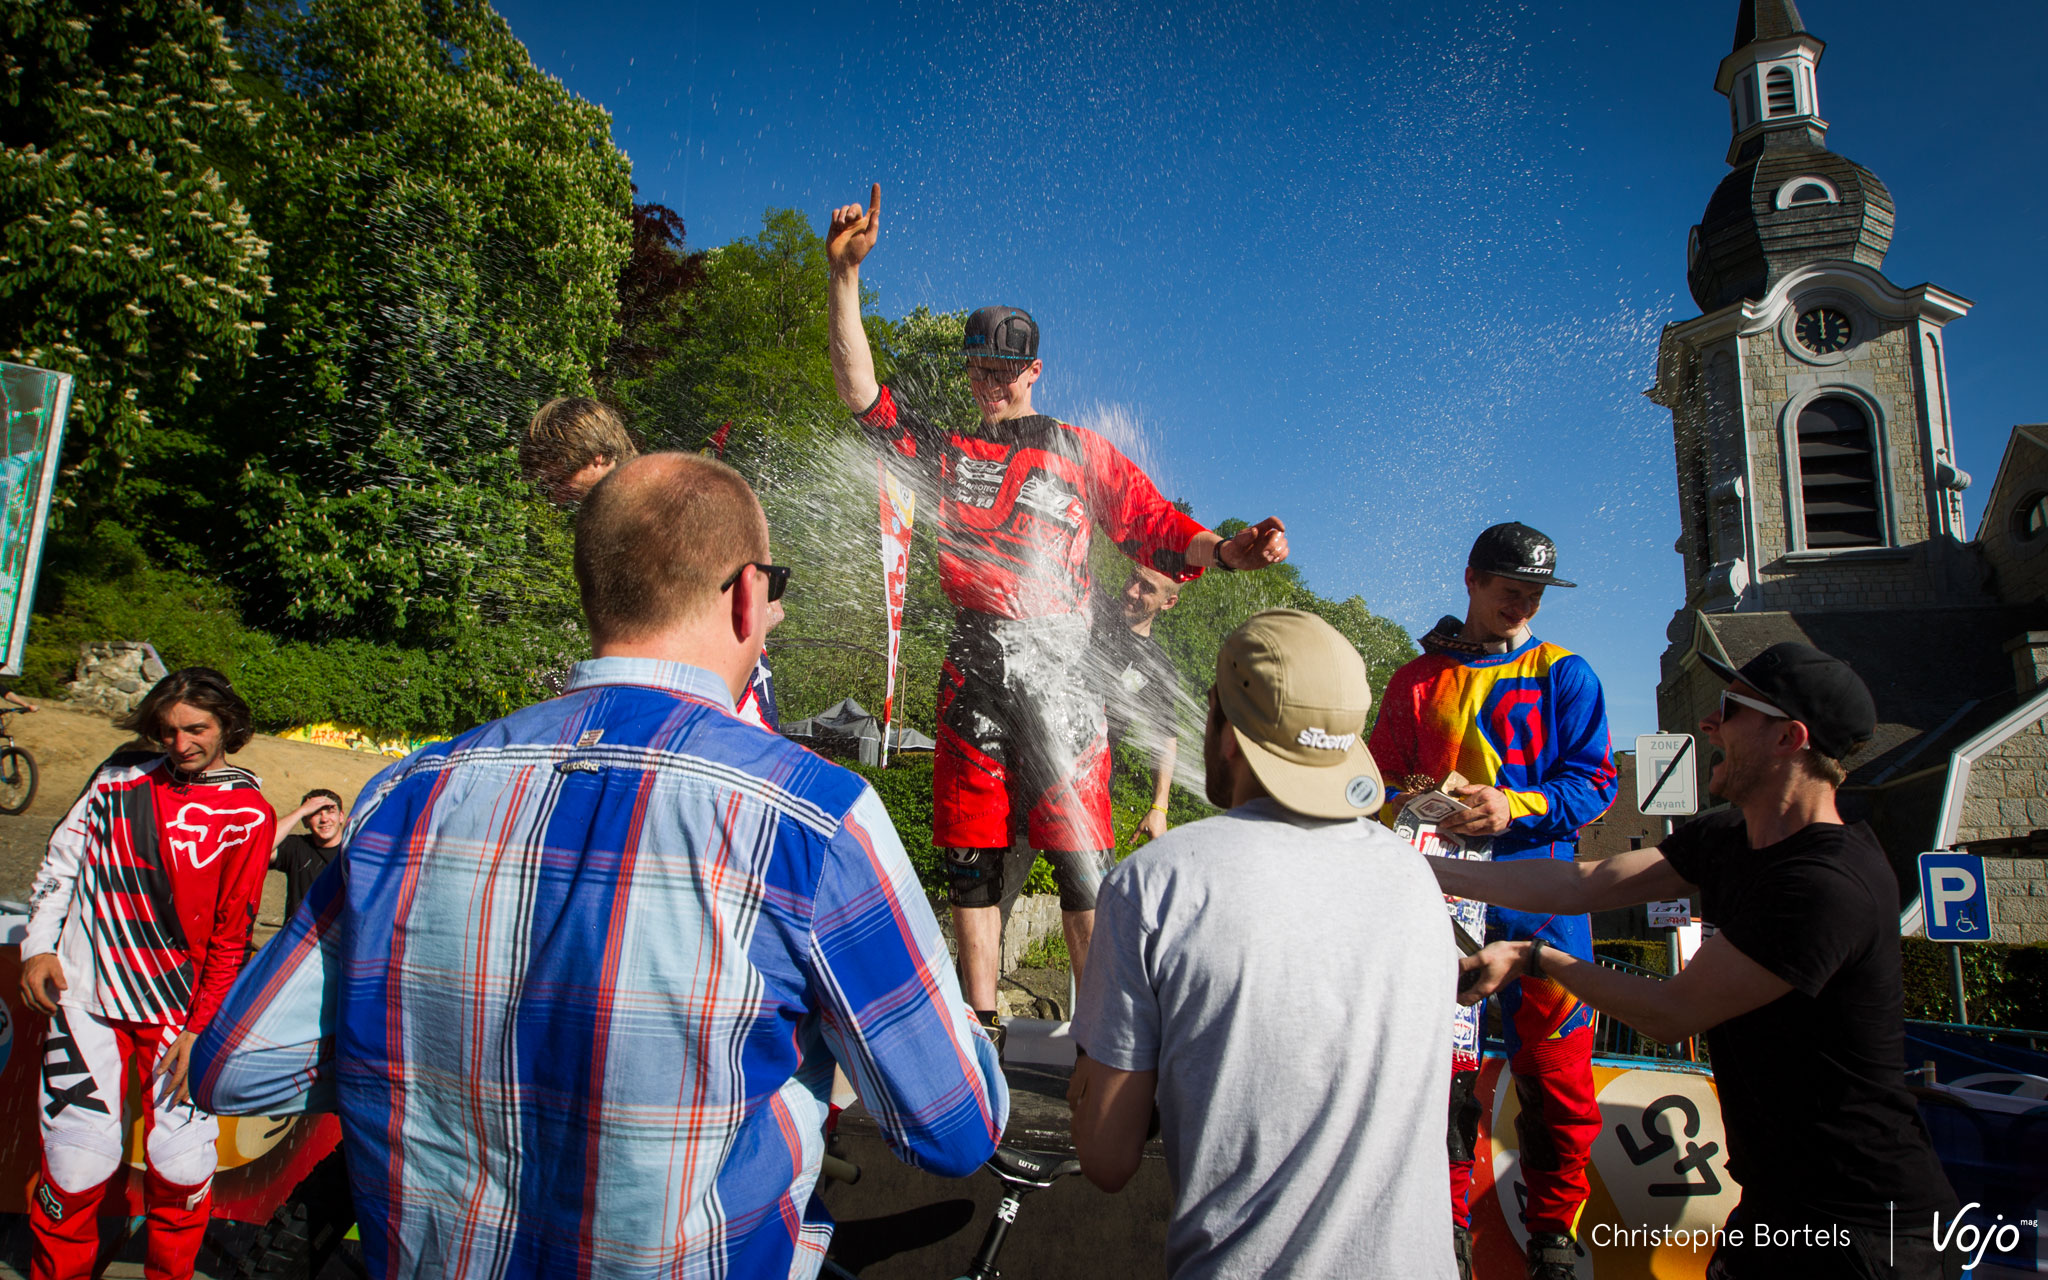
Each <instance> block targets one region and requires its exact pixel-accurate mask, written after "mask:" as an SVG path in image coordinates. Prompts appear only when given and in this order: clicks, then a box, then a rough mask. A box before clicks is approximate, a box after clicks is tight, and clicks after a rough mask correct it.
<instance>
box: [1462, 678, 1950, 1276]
mask: <svg viewBox="0 0 2048 1280" xmlns="http://www.w3.org/2000/svg"><path fill="white" fill-rule="evenodd" d="M1706 662H1707V665H1708V666H1709V667H1711V668H1713V670H1714V671H1715V673H1716V674H1718V675H1719V676H1721V678H1722V679H1724V680H1727V681H1728V682H1729V685H1728V688H1727V690H1726V691H1724V692H1723V693H1722V695H1721V704H1720V707H1719V709H1718V710H1716V711H1715V712H1714V714H1712V715H1710V716H1708V717H1707V718H1706V719H1705V720H1703V721H1701V722H1700V728H1701V729H1702V730H1704V731H1705V733H1706V737H1707V741H1708V742H1710V743H1712V744H1713V745H1714V746H1716V747H1719V748H1720V749H1721V752H1722V759H1721V761H1720V763H1718V764H1716V765H1715V766H1714V769H1713V773H1712V774H1711V775H1710V777H1709V779H1708V782H1709V785H1710V787H1711V788H1712V789H1713V791H1714V792H1715V793H1716V794H1718V795H1719V796H1721V797H1722V798H1723V799H1725V800H1727V801H1729V803H1730V805H1731V806H1732V807H1731V808H1727V809H1722V810H1717V811H1715V812H1713V813H1709V814H1705V815H1703V816H1701V817H1698V818H1695V819H1693V820H1692V821H1690V822H1688V823H1686V824H1685V825H1684V826H1682V827H1680V828H1679V829H1678V830H1676V831H1674V832H1672V833H1671V835H1669V836H1667V837H1666V838H1665V840H1664V842H1663V844H1662V845H1661V846H1660V847H1658V848H1656V849H1644V850H1641V851H1638V852H1634V853H1624V854H1619V855H1617V856H1615V857H1612V858H1608V859H1605V860H1604V861H1600V862H1588V863H1569V862H1542V863H1527V862H1517V863H1495V864H1492V865H1486V864H1481V863H1472V862H1456V863H1454V862H1450V861H1447V860H1445V859H1441V858H1435V859H1431V869H1432V870H1434V871H1435V872H1436V875H1437V880H1438V882H1439V883H1440V884H1441V885H1442V886H1443V888H1444V891H1445V892H1446V893H1452V894H1457V895H1460V896H1465V897H1472V898H1479V899H1482V900H1484V901H1487V902H1492V903H1498V904H1501V905H1505V906H1512V907H1516V908H1519V909H1521V910H1524V911H1558V912H1580V911H1606V910H1610V909H1612V908H1615V907H1625V906H1629V905H1632V904H1634V903H1638V902H1649V901H1652V900H1659V899H1669V898H1677V897H1684V896H1691V897H1692V900H1693V902H1694V903H1696V904H1698V905H1699V907H1700V912H1701V916H1702V918H1704V919H1705V920H1706V921H1707V922H1708V923H1710V924H1712V925H1714V926H1715V927H1716V928H1717V929H1718V930H1719V932H1717V933H1716V934H1715V935H1714V936H1713V937H1711V938H1709V939H1708V940H1707V941H1706V943H1705V945H1703V946H1702V947H1701V948H1700V950H1699V954H1698V955H1696V956H1695V957H1693V961H1692V963H1691V964H1689V965H1687V966H1686V968H1685V970H1684V972H1682V973H1680V974H1679V975H1678V976H1677V977H1675V978H1671V979H1669V980H1666V981H1658V980H1656V979H1652V978H1640V977H1631V976H1628V975H1625V974H1621V973H1617V972H1615V971H1612V970H1608V969H1602V968H1599V967H1598V966H1597V965H1594V964H1592V963H1590V962H1589V961H1586V960H1583V959H1581V958H1579V957H1577V956H1570V955H1563V954H1560V953H1559V952H1557V951H1556V950H1555V949H1553V948H1550V947H1546V946H1544V945H1543V944H1542V942H1541V941H1533V942H1502V943H1495V944H1493V945H1492V946H1489V947H1487V948H1486V949H1485V950H1484V951H1482V952H1480V953H1479V954H1478V955H1477V956H1473V957H1470V958H1468V959H1467V960H1465V961H1464V966H1465V967H1466V968H1468V969H1472V970H1476V971H1477V973H1478V978H1479V980H1478V982H1477V984H1476V985H1475V986H1473V987H1472V988H1471V990H1470V991H1468V992H1467V993H1466V995H1465V996H1464V997H1463V998H1464V999H1466V1000H1468V1001H1469V1000H1476V999H1479V998H1481V997H1483V996H1484V995H1485V994H1486V993H1487V992H1489V991H1492V990H1493V989H1495V988H1496V987H1498V986H1500V985H1501V984H1502V983H1504V982H1507V981H1509V980H1511V979H1513V978H1515V977H1518V976H1522V975H1539V976H1542V977H1545V978H1548V979H1549V980H1551V981H1552V982H1555V983H1558V984H1559V985H1560V986H1562V987H1564V988H1565V989H1566V990H1568V991H1570V992H1572V993H1573V994H1574V995H1576V996H1578V997H1579V998H1580V999H1582V1000H1584V1001H1585V1002H1586V1003H1587V1004H1589V1005H1591V1006H1593V1007H1594V1008H1596V1009H1598V1010H1600V1011H1601V1012H1603V1013H1606V1014H1608V1015H1609V1016H1610V1017H1615V1018H1619V1019H1621V1020H1622V1021H1623V1022H1626V1023H1628V1024H1629V1025H1630V1026H1632V1027H1634V1028H1636V1029H1637V1030H1638V1031H1641V1032H1642V1033H1643V1034H1644V1035H1647V1036H1650V1037H1651V1038H1653V1039H1656V1040H1661V1041H1664V1042H1665V1043H1667V1044H1670V1043H1675V1042H1677V1041H1679V1040H1683V1039H1685V1038H1686V1037H1687V1036H1691V1035H1696V1034H1698V1033H1700V1032H1702V1031H1704V1032H1706V1035H1707V1044H1708V1046H1709V1048H1710V1049H1711V1050H1712V1054H1713V1062H1714V1077H1715V1082H1716V1085H1717V1087H1718V1089H1719V1092H1720V1096H1721V1117H1722V1121H1723V1123H1724V1124H1725V1126H1726V1129H1727V1134H1728V1171H1729V1173H1730V1174H1732V1175H1733V1176H1734V1177H1735V1180H1736V1181H1737V1182H1739V1183H1741V1184H1742V1203H1741V1204H1740V1205H1739V1206H1737V1208H1736V1210H1735V1212H1734V1214H1733V1215H1732V1216H1730V1218H1729V1220H1728V1235H1727V1239H1726V1243H1724V1244H1723V1245H1721V1247H1720V1248H1719V1249H1718V1250H1717V1251H1716V1252H1715V1255H1714V1260H1713V1263H1712V1264H1711V1265H1710V1266H1709V1268H1708V1271H1707V1274H1708V1276H1709V1277H1712V1278H1714V1280H1756V1278H1759V1277H1765V1278H1775V1277H1787V1278H1788V1280H1789V1278H1791V1277H1798V1280H1829V1278H1830V1277H1845V1278H1847V1277H1856V1278H1858V1280H1860V1278H1862V1277H1880V1276H1881V1277H1896V1278H1898V1280H1934V1278H1935V1277H1945V1278H1946V1280H1954V1278H1955V1277H1956V1276H1958V1275H1960V1274H1961V1272H1962V1263H1963V1259H1962V1257H1961V1255H1960V1253H1959V1252H1958V1251H1956V1250H1955V1249H1954V1248H1953V1247H1951V1249H1950V1250H1949V1252H1947V1253H1946V1254H1944V1253H1941V1252H1939V1251H1937V1249H1936V1248H1935V1245H1934V1240H1935V1238H1936V1237H1937V1235H1938V1234H1939V1235H1941V1236H1942V1238H1944V1239H1946V1240H1952V1239H1953V1235H1954V1231H1953V1222H1954V1218H1955V1215H1956V1200H1955V1195H1954V1193H1953V1192H1952V1191H1951V1190H1950V1189H1949V1185H1948V1181H1947V1179H1946V1178H1945V1177H1944V1176H1943V1174H1942V1170H1941V1165H1940V1163H1939V1162H1938V1161H1937V1160H1936V1158H1935V1155H1934V1148H1933V1145H1932V1143H1931V1142H1929V1140H1928V1137H1927V1130H1926V1128H1925V1127H1924V1126H1923V1125H1922V1124H1921V1122H1920V1113H1919V1111H1918V1110H1917V1109H1916V1108H1915V1106H1914V1102H1913V1097H1912V1095H1911V1094H1910V1093H1908V1092H1907V1090H1906V1085H1905V1069H1906V1064H1905V1039H1904V1024H1903V1020H1902V1013H1901V989H1900V979H1899V926H1898V919H1899V897H1898V888H1897V882H1896V881H1895V880H1894V879H1893V877H1892V871H1891V867H1890V866H1889V865H1888V864H1887V863H1886V861H1885V856H1884V851H1883V850H1882V849H1881V848H1879V847H1878V843H1877V838H1876V837H1875V836H1873V835H1872V834H1871V832H1870V828H1869V827H1868V826H1866V825H1864V824H1863V823H1860V822H1858V823H1855V824H1853V825H1846V824H1844V823H1843V821H1842V816H1841V813H1840V811H1839V810H1838V809H1837V808H1836V807H1835V788H1836V787H1838V786H1840V785H1841V782H1842V779H1843V777H1844V776H1845V774H1844V770H1843V767H1842V760H1843V758H1844V757H1845V756H1847V755H1849V754H1850V753H1851V752H1852V751H1854V750H1855V749H1856V748H1857V747H1859V746H1860V745H1862V744H1863V743H1864V742H1866V741H1868V740H1869V738H1870V736H1871V733H1872V731H1873V730H1874V729H1875V727H1876V721H1877V717H1876V711H1875V708H1874V707H1873V706H1872V704H1871V700H1870V691H1869V690H1868V689H1867V688H1865V687H1864V684H1863V681H1862V680H1860V679H1858V678H1857V676H1856V673H1855V672H1854V671H1852V670H1850V669H1849V667H1848V665H1847V664H1846V663H1843V662H1841V661H1839V660H1837V659H1835V658H1831V657H1829V656H1828V655H1827V654H1824V653H1822V652H1821V651H1820V650H1818V649H1815V648H1813V647H1812V646H1810V645H1804V644H1797V643H1790V642H1788V643H1785V644H1776V645H1772V646H1771V647H1770V648H1768V649H1766V650H1764V651H1763V652H1762V653H1760V654H1758V655H1757V656H1756V657H1755V658H1753V659H1751V660H1750V661H1749V662H1748V663H1747V664H1745V665H1744V666H1743V668H1742V669H1741V670H1740V671H1736V670H1734V669H1732V668H1730V667H1729V666H1727V665H1726V664H1725V663H1721V662H1716V661H1714V660H1712V659H1706ZM1937 1224H1938V1225H1937Z"/></svg>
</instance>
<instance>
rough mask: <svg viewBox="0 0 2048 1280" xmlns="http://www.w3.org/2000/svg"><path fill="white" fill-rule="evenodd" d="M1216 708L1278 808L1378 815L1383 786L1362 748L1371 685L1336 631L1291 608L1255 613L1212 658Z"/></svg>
mask: <svg viewBox="0 0 2048 1280" xmlns="http://www.w3.org/2000/svg"><path fill="white" fill-rule="evenodd" d="M1216 701H1217V703H1218V704H1219V705H1220V706H1221V708H1222V710H1223V718H1224V719H1225V720H1227V721H1229V723H1230V731H1231V732H1232V733H1234V734H1235V735H1237V745H1238V746H1239V747H1241V748H1242V749H1243V750H1244V754H1245V759H1246V761H1247V762H1249V763H1250V765H1251V769H1252V772H1253V773H1254V774H1256V775H1257V776H1258V779H1259V782H1260V783H1261V785H1263V786H1264V787H1265V788H1266V791H1267V793H1268V794H1270V795H1271V796H1272V797H1273V798H1274V799H1275V800H1277V801H1279V802H1280V803H1281V804H1282V805H1284V806H1285V807H1287V808H1289V809H1292V810H1293V811H1294V812H1296V813H1299V814H1305V815H1307V816H1308V817H1311V818H1356V817H1360V816H1361V815H1365V814H1370V813H1374V812H1376V811H1377V810H1378V809H1379V807H1380V800H1381V799H1382V798H1383V796H1384V795H1385V793H1386V788H1385V787H1384V786H1383V785H1382V784H1381V782H1380V769H1379V766H1378V765H1377V764H1375V763H1374V762H1373V758H1372V752H1370V751H1368V750H1366V746H1365V717H1366V716H1367V715H1368V714H1369V713H1370V712H1371V711H1372V686H1371V685H1370V684H1369V683H1367V681H1366V678H1365V659H1363V658H1361V657H1359V656H1358V650H1356V649H1354V648H1352V647H1351V642H1350V641H1348V640H1346V639H1345V638H1344V637H1343V636H1342V635H1340V634H1339V633H1338V631H1337V628H1335V627H1333V626H1331V625H1330V624H1329V623H1327V622H1325V621H1323V620H1322V619H1321V618H1318V617H1317V616H1315V615H1314V614H1312V613H1303V612H1302V611H1300V610H1298V609H1268V610H1266V611H1265V612H1264V613H1255V614H1253V615H1252V616H1251V617H1250V618H1249V619H1247V620H1246V621H1245V624H1244V625H1243V626H1241V627H1239V628H1238V629H1237V630H1235V631H1233V632H1231V633H1230V634H1229V635H1227V636H1225V637H1224V638H1223V646H1222V648H1220V649H1218V650H1217V652H1216Z"/></svg>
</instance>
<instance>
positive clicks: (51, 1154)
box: [43, 1133, 121, 1195]
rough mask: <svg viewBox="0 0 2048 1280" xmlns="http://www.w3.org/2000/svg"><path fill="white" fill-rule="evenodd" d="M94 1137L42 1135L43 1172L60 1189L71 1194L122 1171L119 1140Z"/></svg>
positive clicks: (100, 1183)
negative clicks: (106, 1140)
mask: <svg viewBox="0 0 2048 1280" xmlns="http://www.w3.org/2000/svg"><path fill="white" fill-rule="evenodd" d="M95 1138H96V1135H94V1136H88V1135H85V1134H72V1133H45V1134H44V1135H43V1171H44V1173H45V1174H46V1175H47V1176H48V1178H49V1180H50V1181H51V1182H53V1183H55V1184H56V1186H57V1189H58V1190H59V1191H63V1192H66V1193H69V1194H72V1195H77V1194H81V1193H83V1192H87V1191H91V1190H93V1189H95V1188H97V1187H99V1186H100V1185H102V1184H103V1183H105V1182H106V1180H107V1179H109V1178H111V1177H113V1176H114V1175H115V1174H116V1173H118V1172H120V1170H121V1144H120V1142H119V1140H118V1139H117V1140H115V1141H113V1142H101V1141H96V1140H95Z"/></svg>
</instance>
